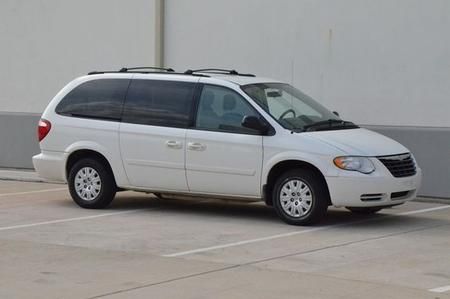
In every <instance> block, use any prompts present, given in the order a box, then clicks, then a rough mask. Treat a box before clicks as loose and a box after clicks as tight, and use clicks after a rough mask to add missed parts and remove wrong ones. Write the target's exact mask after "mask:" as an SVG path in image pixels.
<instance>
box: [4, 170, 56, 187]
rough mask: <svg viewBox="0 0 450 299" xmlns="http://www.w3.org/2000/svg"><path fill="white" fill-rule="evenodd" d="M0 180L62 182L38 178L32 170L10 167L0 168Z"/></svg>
mask: <svg viewBox="0 0 450 299" xmlns="http://www.w3.org/2000/svg"><path fill="white" fill-rule="evenodd" d="M0 180H2V181H19V182H31V183H52V184H64V183H61V182H52V181H48V180H45V179H43V178H40V177H39V176H38V175H37V173H36V172H35V171H34V170H24V169H10V168H0Z"/></svg>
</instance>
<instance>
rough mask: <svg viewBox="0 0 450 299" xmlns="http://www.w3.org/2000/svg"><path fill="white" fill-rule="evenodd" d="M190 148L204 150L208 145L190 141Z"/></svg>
mask: <svg viewBox="0 0 450 299" xmlns="http://www.w3.org/2000/svg"><path fill="white" fill-rule="evenodd" d="M188 149H190V150H192V151H204V150H205V149H206V145H204V144H201V143H198V142H189V143H188Z"/></svg>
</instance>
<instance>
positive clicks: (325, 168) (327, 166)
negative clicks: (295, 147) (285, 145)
mask: <svg viewBox="0 0 450 299" xmlns="http://www.w3.org/2000/svg"><path fill="white" fill-rule="evenodd" d="M287 160H296V161H301V162H306V163H309V164H311V165H313V166H314V167H316V168H317V169H319V171H320V172H321V173H322V175H323V176H324V177H325V179H326V177H336V176H338V173H339V171H338V169H337V168H336V167H334V165H333V163H332V160H331V158H330V157H329V156H325V155H324V156H319V155H317V154H308V153H305V152H298V151H288V152H282V153H278V154H276V155H274V156H272V157H270V158H269V159H268V160H267V161H265V162H264V165H263V170H262V176H261V183H262V184H261V185H262V186H264V185H265V184H267V178H268V176H269V173H270V170H271V169H272V168H273V167H274V166H275V165H276V164H278V163H280V162H283V161H287Z"/></svg>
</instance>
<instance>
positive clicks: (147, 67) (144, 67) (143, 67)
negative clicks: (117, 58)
mask: <svg viewBox="0 0 450 299" xmlns="http://www.w3.org/2000/svg"><path fill="white" fill-rule="evenodd" d="M138 70H157V71H166V72H175V70H174V69H173V68H170V67H169V68H164V67H156V66H139V67H128V68H127V67H123V68H121V69H120V70H119V73H126V72H128V71H138Z"/></svg>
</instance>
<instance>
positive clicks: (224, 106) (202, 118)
mask: <svg viewBox="0 0 450 299" xmlns="http://www.w3.org/2000/svg"><path fill="white" fill-rule="evenodd" d="M246 115H258V113H257V112H256V111H255V110H254V109H253V107H251V106H250V104H249V103H248V102H247V101H246V100H245V99H244V98H243V97H242V96H240V95H239V94H238V93H237V92H235V91H233V90H231V89H228V88H226V87H221V86H215V85H204V86H203V89H202V92H201V94H200V98H199V103H198V110H197V117H196V121H195V125H194V128H191V129H188V130H187V134H186V176H187V180H188V186H189V190H190V191H192V192H199V193H211V194H219V195H234V196H246V197H260V196H261V188H260V186H261V167H262V159H263V156H262V155H263V142H262V141H263V137H262V136H261V135H260V134H259V133H258V132H255V131H252V130H250V129H247V128H244V127H242V125H241V122H242V119H243V117H244V116H246Z"/></svg>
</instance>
